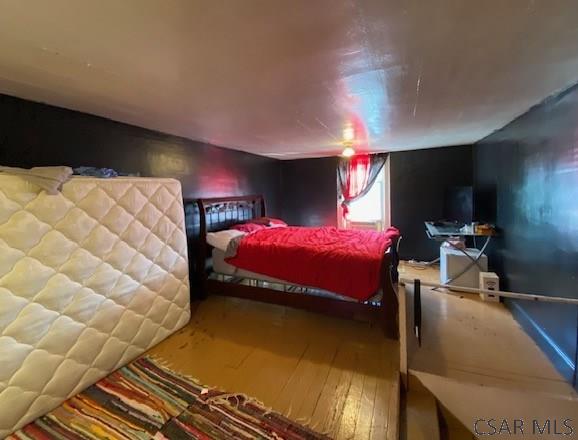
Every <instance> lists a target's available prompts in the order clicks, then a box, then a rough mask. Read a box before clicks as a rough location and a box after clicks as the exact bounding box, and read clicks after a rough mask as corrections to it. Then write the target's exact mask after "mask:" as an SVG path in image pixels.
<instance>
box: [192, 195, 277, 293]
mask: <svg viewBox="0 0 578 440" xmlns="http://www.w3.org/2000/svg"><path fill="white" fill-rule="evenodd" d="M184 205H185V221H186V227H187V238H188V240H189V259H190V269H191V273H194V274H195V277H194V280H195V284H197V287H198V288H200V289H201V292H202V293H201V295H200V296H201V297H203V296H205V294H204V291H205V283H206V277H207V273H206V267H205V265H206V261H207V258H209V257H210V256H211V247H210V246H209V245H208V244H207V233H209V232H217V231H223V230H225V229H229V228H230V227H231V226H233V225H235V224H237V223H245V222H247V221H249V220H251V219H254V218H257V217H264V216H265V215H266V214H265V198H264V197H263V196H262V195H249V196H232V197H214V198H207V199H185V200H184Z"/></svg>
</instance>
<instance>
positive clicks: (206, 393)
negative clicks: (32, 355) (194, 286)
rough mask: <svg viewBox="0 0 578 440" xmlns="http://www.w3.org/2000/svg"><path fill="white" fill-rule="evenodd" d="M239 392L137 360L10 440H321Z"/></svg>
mask: <svg viewBox="0 0 578 440" xmlns="http://www.w3.org/2000/svg"><path fill="white" fill-rule="evenodd" d="M326 438H327V437H325V436H323V435H321V434H317V433H315V432H313V431H311V430H310V429H308V428H306V427H304V426H301V425H298V424H296V423H294V422H292V421H291V420H289V419H287V418H286V417H284V416H282V415H280V414H277V413H274V412H272V411H269V410H267V409H266V408H265V407H264V406H263V405H261V404H260V403H258V402H257V401H255V400H253V399H250V398H247V397H246V396H244V395H240V394H230V393H224V392H222V391H219V390H216V389H209V388H206V387H203V386H202V385H199V384H198V383H196V382H194V381H192V380H190V379H188V378H186V377H183V376H181V375H179V374H177V373H175V372H174V371H171V370H169V369H168V368H166V367H163V366H161V365H159V364H158V363H157V362H155V361H154V360H152V359H150V358H141V359H138V360H136V361H134V362H132V363H130V364H129V365H127V366H126V367H124V368H121V369H120V370H118V371H116V372H114V373H112V374H111V375H109V376H107V377H106V378H104V379H102V380H101V381H100V382H98V383H96V384H95V385H93V386H91V387H90V388H88V389H86V390H85V391H83V392H82V393H80V394H78V395H77V396H75V397H73V398H71V399H69V400H67V401H66V402H65V403H64V404H62V405H61V406H60V407H58V408H56V409H55V410H54V411H52V412H50V413H49V414H47V415H45V416H43V417H41V418H39V419H37V420H36V421H35V422H33V423H31V424H29V425H27V426H25V427H24V428H22V429H21V430H20V431H17V432H15V433H14V434H12V435H11V436H9V437H8V439H11V440H27V439H31V440H48V439H131V440H133V439H134V440H143V439H155V440H164V439H187V440H188V439H203V440H205V439H240V440H244V439H271V440H279V439H287V440H301V439H311V440H317V439H326Z"/></svg>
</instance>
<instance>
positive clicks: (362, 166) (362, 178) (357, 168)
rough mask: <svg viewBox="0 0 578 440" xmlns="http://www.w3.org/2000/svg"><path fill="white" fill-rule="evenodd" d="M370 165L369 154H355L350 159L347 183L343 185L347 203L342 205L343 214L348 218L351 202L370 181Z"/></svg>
mask: <svg viewBox="0 0 578 440" xmlns="http://www.w3.org/2000/svg"><path fill="white" fill-rule="evenodd" d="M369 165H370V160H369V154H360V155H359V156H353V157H352V158H351V159H350V160H349V164H348V167H347V179H346V181H345V182H344V183H345V185H344V187H343V198H344V202H345V203H342V205H341V206H342V208H343V216H344V217H346V218H347V215H348V214H349V207H348V204H349V202H351V201H353V200H354V199H355V198H357V197H358V196H359V195H360V194H361V193H362V191H363V190H364V189H365V187H367V182H368V181H369V169H370V167H369Z"/></svg>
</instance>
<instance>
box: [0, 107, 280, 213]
mask: <svg viewBox="0 0 578 440" xmlns="http://www.w3.org/2000/svg"><path fill="white" fill-rule="evenodd" d="M279 163H280V161H277V160H274V159H268V158H264V157H260V156H256V155H252V154H248V153H243V152H239V151H233V150H228V149H224V148H219V147H215V146H213V145H208V144H205V143H202V142H194V141H191V140H187V139H184V138H180V137H176V136H170V135H166V134H162V133H158V132H154V131H151V130H146V129H143V128H139V127H134V126H130V125H127V124H122V123H118V122H114V121H111V120H108V119H104V118H99V117H96V116H91V115H87V114H84V113H79V112H74V111H70V110H65V109H61V108H57V107H52V106H48V105H43V104H38V103H33V102H29V101H25V100H21V99H17V98H13V97H8V96H5V95H0V164H2V165H8V166H20V167H32V166H42V165H69V166H72V167H77V166H82V165H86V166H96V167H109V168H114V169H116V170H118V171H123V172H128V173H140V174H141V175H142V176H153V177H174V178H177V179H179V180H180V181H181V183H182V185H183V195H184V197H188V198H196V197H213V196H229V195H244V194H264V195H265V197H266V200H267V203H268V208H269V211H270V213H271V214H279V206H278V204H277V202H278V200H277V194H278V192H279V185H280V178H279Z"/></svg>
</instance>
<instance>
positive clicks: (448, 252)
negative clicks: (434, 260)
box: [440, 246, 488, 289]
mask: <svg viewBox="0 0 578 440" xmlns="http://www.w3.org/2000/svg"><path fill="white" fill-rule="evenodd" d="M464 252H466V253H467V254H468V255H469V256H470V257H471V258H474V259H475V258H476V257H477V255H478V253H479V252H480V251H479V250H477V249H464V251H460V250H458V249H455V248H452V247H446V246H442V247H440V281H441V283H442V284H448V281H449V280H451V279H452V278H454V277H455V276H456V275H459V274H460V272H462V271H463V270H464V269H466V268H467V267H468V266H470V265H471V264H472V260H471V259H470V258H468V257H467V256H466V255H464ZM487 270H488V257H487V256H486V255H482V256H481V257H480V259H479V260H478V262H477V264H474V265H473V266H472V267H470V268H469V269H468V270H467V271H466V272H465V273H464V274H462V275H460V276H459V277H458V278H456V279H455V280H453V281H452V282H451V283H449V284H451V285H452V286H456V287H472V288H474V289H475V288H477V287H478V286H479V283H480V275H479V274H480V272H486V271H487Z"/></svg>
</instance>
